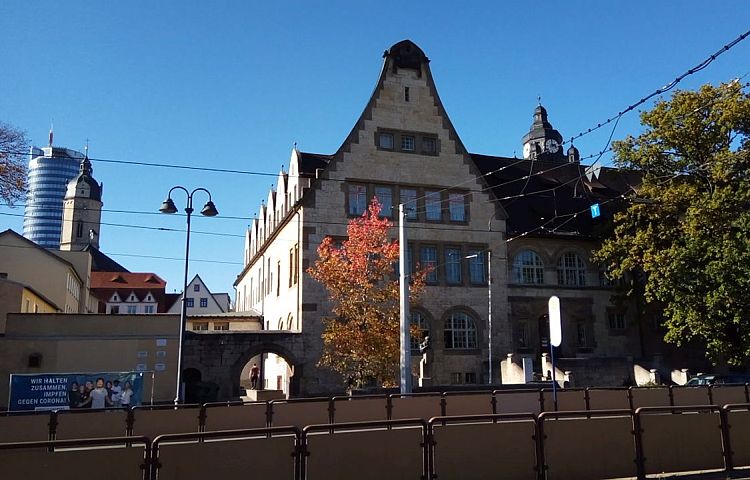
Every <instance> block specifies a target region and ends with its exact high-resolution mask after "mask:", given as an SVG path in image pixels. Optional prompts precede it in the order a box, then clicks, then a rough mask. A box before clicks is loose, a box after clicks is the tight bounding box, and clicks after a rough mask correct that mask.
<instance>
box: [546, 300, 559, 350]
mask: <svg viewBox="0 0 750 480" xmlns="http://www.w3.org/2000/svg"><path fill="white" fill-rule="evenodd" d="M548 306H549V342H550V344H552V346H553V347H559V346H560V343H561V342H562V325H561V324H560V299H559V298H557V297H555V296H552V297H550V298H549V304H548Z"/></svg>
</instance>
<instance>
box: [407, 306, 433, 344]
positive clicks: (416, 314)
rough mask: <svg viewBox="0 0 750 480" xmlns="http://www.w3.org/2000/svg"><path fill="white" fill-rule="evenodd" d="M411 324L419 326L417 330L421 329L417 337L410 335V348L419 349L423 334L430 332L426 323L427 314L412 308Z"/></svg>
mask: <svg viewBox="0 0 750 480" xmlns="http://www.w3.org/2000/svg"><path fill="white" fill-rule="evenodd" d="M411 324H412V326H414V325H416V326H417V327H419V330H420V331H421V334H420V335H419V337H417V338H415V337H411V349H412V350H419V344H420V342H421V341H422V339H423V338H424V336H425V335H429V334H430V326H429V325H428V324H427V316H426V315H425V314H424V313H422V312H420V311H419V310H412V311H411Z"/></svg>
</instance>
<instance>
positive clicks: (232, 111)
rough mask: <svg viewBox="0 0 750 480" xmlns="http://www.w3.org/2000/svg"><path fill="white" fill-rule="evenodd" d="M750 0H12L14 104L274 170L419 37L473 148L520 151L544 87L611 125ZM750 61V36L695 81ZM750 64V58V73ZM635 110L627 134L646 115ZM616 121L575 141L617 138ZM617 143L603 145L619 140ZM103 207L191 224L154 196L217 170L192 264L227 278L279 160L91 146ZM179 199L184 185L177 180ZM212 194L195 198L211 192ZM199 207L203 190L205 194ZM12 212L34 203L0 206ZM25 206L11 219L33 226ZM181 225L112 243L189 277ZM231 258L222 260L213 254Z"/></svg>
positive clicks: (16, 109) (215, 284) (0, 19)
mask: <svg viewBox="0 0 750 480" xmlns="http://www.w3.org/2000/svg"><path fill="white" fill-rule="evenodd" d="M748 19H750V3H748V2H746V1H740V0H736V1H721V2H705V1H696V0H684V1H664V2H653V1H627V2H626V1H620V2H614V1H611V2H601V1H593V0H591V1H567V2H528V1H505V2H494V1H493V2H489V1H487V2H468V1H467V2H454V1H431V2H391V1H379V2H364V1H363V2H351V1H350V2H343V1H341V2H340V1H328V2H323V1H320V2H312V1H304V2H303V1H300V2H281V1H279V2H244V1H215V2H205V1H203V2H198V1H180V2H178V1H170V2H167V1H163V2H147V1H132V2H102V1H90V2H74V1H69V2H59V1H41V0H39V1H36V0H35V1H28V0H5V1H3V2H2V3H1V4H0V65H1V67H0V92H1V93H0V120H1V121H4V122H7V123H11V124H13V125H16V126H18V127H20V128H21V129H23V130H25V131H26V132H27V133H28V136H29V138H30V139H31V141H32V143H34V144H36V145H45V144H46V139H47V133H48V130H49V125H50V120H51V119H54V124H55V144H56V145H59V146H65V147H68V148H74V149H78V150H81V149H82V148H83V145H84V144H85V141H86V138H89V139H90V144H91V147H90V156H91V157H93V158H95V159H96V158H103V159H117V160H128V161H141V162H159V163H174V164H184V165H193V166H209V167H218V168H229V169H241V170H252V171H259V172H268V173H276V172H278V171H279V169H280V168H281V165H282V164H283V165H287V164H288V161H289V154H290V150H291V148H292V145H293V144H294V142H297V144H298V146H299V147H300V149H302V150H305V151H311V152H317V153H333V152H334V151H335V150H336V149H337V148H338V146H339V145H340V143H341V142H342V141H343V139H344V137H345V136H346V135H347V134H348V132H349V130H350V129H351V127H352V126H353V124H354V122H355V121H356V119H357V117H358V115H359V113H360V112H361V110H362V108H363V107H364V106H365V103H366V101H367V99H368V98H369V95H370V94H371V92H372V88H373V87H374V85H375V81H376V80H377V76H378V73H379V70H380V67H381V62H382V58H381V56H382V53H383V51H384V50H386V49H387V48H389V47H390V46H391V45H392V44H394V43H396V42H398V41H400V40H402V39H405V38H409V39H411V40H413V41H414V42H416V43H417V44H418V45H420V46H421V47H422V49H423V50H424V51H425V53H426V54H427V56H428V57H429V58H430V60H431V68H432V72H433V75H434V77H435V81H436V83H437V87H438V91H439V93H440V96H441V99H442V100H443V103H444V104H445V107H446V109H447V111H448V114H449V115H450V117H451V120H452V121H453V123H454V125H455V127H456V129H457V130H458V133H459V135H460V136H461V138H462V140H463V142H464V144H465V145H466V146H467V148H468V149H469V150H470V151H471V152H476V153H486V154H494V155H505V156H511V155H513V153H514V152H517V154H518V155H519V156H520V155H521V145H520V139H521V137H522V136H523V135H524V133H526V131H527V130H528V128H529V126H530V124H531V120H532V113H533V109H534V107H535V106H536V102H537V100H536V98H537V95H541V97H542V103H543V104H544V105H545V106H546V107H547V110H548V111H549V118H550V121H551V122H552V124H553V125H554V126H555V127H556V128H557V129H558V130H560V132H561V133H562V135H563V137H565V138H569V137H571V136H572V135H574V134H575V133H578V132H579V131H581V130H586V129H588V128H589V127H592V126H594V125H596V124H597V123H599V122H601V121H603V120H604V119H606V118H607V117H610V116H612V115H613V114H616V113H617V112H618V111H620V110H622V109H623V108H624V107H626V106H627V105H629V104H630V103H633V102H634V101H636V100H638V99H640V98H641V97H643V96H645V95H646V94H649V93H651V92H652V91H654V90H655V89H657V88H659V87H660V86H662V85H664V84H666V83H668V82H669V81H671V80H672V79H673V78H674V77H676V76H677V75H679V74H680V73H682V72H684V71H685V70H687V69H688V68H690V67H692V66H694V65H696V64H698V63H699V62H700V61H702V60H703V59H704V58H706V57H707V56H708V55H709V54H711V53H714V52H715V51H717V50H718V49H719V48H720V47H721V46H723V45H724V44H726V43H728V42H729V41H731V40H732V39H734V38H735V37H737V36H738V35H739V34H740V33H742V32H744V31H746V30H748V28H750V21H748ZM748 71H750V39H748V40H746V41H744V42H742V43H740V44H739V45H737V46H736V47H735V48H733V49H732V50H730V51H729V52H727V53H726V54H724V55H722V56H721V57H719V58H718V59H717V60H716V61H715V62H714V63H713V64H712V65H711V66H709V67H708V68H707V69H705V70H704V71H702V72H699V73H698V74H696V75H694V76H692V77H689V78H687V79H685V80H684V81H683V82H682V83H681V84H680V88H684V89H687V88H695V87H697V86H699V85H701V84H703V83H707V82H712V83H718V82H722V81H728V80H730V79H732V78H734V77H738V76H741V75H744V74H746V73H747V72H748ZM745 81H747V77H746V79H745ZM638 125H639V124H638V117H637V114H636V113H631V114H629V115H628V116H626V117H624V118H623V120H622V121H621V122H620V124H619V126H618V128H617V130H616V131H615V134H614V138H615V139H617V138H622V137H624V136H625V135H627V134H637V133H638V130H639V126H638ZM609 133H610V129H602V130H599V131H597V132H595V133H593V134H591V135H587V136H586V137H584V138H581V139H580V140H577V141H576V146H577V147H578V148H579V149H580V150H581V154H582V155H584V156H585V155H588V154H591V153H595V152H598V151H599V150H601V149H602V148H603V147H604V145H605V143H606V140H607V137H608V135H609ZM606 158H607V157H606V156H605V159H606ZM94 175H95V177H96V178H97V179H98V180H99V181H101V182H103V183H104V209H105V211H104V213H103V216H102V221H103V222H106V223H117V224H126V225H137V226H146V227H166V228H175V229H182V228H184V217H175V216H172V217H168V216H166V215H154V214H146V213H136V214H126V213H117V212H112V211H108V210H127V211H135V212H152V213H153V212H156V210H157V209H158V207H159V205H160V203H161V201H162V200H163V199H164V197H165V196H166V193H167V191H168V190H169V188H170V187H172V186H173V185H177V184H180V185H184V186H186V187H190V188H194V187H198V186H202V187H206V188H208V189H209V190H210V191H211V192H212V194H213V199H214V202H215V203H216V206H217V208H218V209H219V212H220V214H221V216H219V217H216V218H212V219H209V218H201V217H200V216H196V217H194V218H195V221H194V223H193V225H194V226H193V228H194V230H195V231H210V232H214V233H222V234H226V236H215V235H214V236H209V235H202V234H196V235H194V236H193V239H192V245H191V258H192V259H195V260H196V261H193V262H192V263H191V276H192V274H194V273H199V274H200V275H201V276H202V277H203V279H204V280H205V281H206V282H207V284H208V286H209V288H211V289H212V290H213V291H228V292H230V293H231V294H232V296H233V291H232V286H231V285H232V282H233V281H234V279H235V277H236V275H237V274H238V273H239V272H240V270H241V268H242V266H241V262H242V244H243V241H242V236H243V234H244V231H245V228H246V226H247V224H248V223H249V220H242V219H228V218H222V216H224V217H226V216H232V217H245V218H252V216H253V215H254V214H255V213H256V212H257V210H258V205H259V204H260V201H261V200H264V199H265V198H266V197H267V195H268V189H269V187H270V186H271V183H273V182H274V181H275V179H274V178H273V177H264V176H248V175H230V174H220V173H191V172H186V171H182V170H173V169H163V168H151V167H134V166H126V165H119V164H112V163H102V162H96V161H95V162H94ZM175 200H176V202H177V204H178V206H184V201H185V200H184V197H180V196H178V195H175ZM203 201H205V199H204V198H203V197H197V199H196V202H197V203H200V204H202V202H203ZM198 207H200V205H199V206H198ZM0 213H3V214H16V215H18V214H22V213H23V208H22V207H16V208H14V209H10V208H8V207H4V206H2V207H0ZM21 225H22V221H21V218H19V217H14V216H8V215H0V227H1V228H2V229H5V228H13V229H15V230H17V231H19V232H20V231H21V229H22V227H21ZM184 240H185V239H184V233H180V232H168V231H159V230H146V229H138V228H133V227H119V226H103V228H102V232H101V247H102V249H103V250H104V251H105V252H107V253H109V254H111V255H112V256H113V258H115V259H116V260H118V261H119V262H120V263H122V264H123V265H125V266H126V267H128V268H129V269H130V270H132V271H153V272H156V273H158V274H159V275H161V276H163V277H164V278H165V279H166V280H167V281H168V290H169V291H173V290H181V285H182V263H181V262H180V261H179V260H169V259H147V258H139V257H132V256H125V255H149V256H156V257H169V258H175V259H179V258H181V257H182V256H183V255H184ZM201 259H205V260H214V261H220V262H233V263H210V262H200V261H197V260H201Z"/></svg>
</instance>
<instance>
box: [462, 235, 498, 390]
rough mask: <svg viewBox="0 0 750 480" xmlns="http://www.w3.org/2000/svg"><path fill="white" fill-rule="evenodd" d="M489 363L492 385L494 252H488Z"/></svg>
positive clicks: (489, 382) (489, 380)
mask: <svg viewBox="0 0 750 480" xmlns="http://www.w3.org/2000/svg"><path fill="white" fill-rule="evenodd" d="M480 255H481V253H475V254H473V255H468V256H466V257H464V258H467V259H469V258H479V256H480ZM487 357H488V358H487V361H488V362H489V364H488V375H489V378H488V380H487V383H488V384H489V385H492V380H493V377H492V252H490V251H489V250H488V251H487Z"/></svg>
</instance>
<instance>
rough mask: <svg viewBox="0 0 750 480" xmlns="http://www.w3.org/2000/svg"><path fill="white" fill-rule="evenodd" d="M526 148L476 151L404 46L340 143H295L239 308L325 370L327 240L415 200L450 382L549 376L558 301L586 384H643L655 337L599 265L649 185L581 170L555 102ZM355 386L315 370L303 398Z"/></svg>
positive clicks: (441, 368)
mask: <svg viewBox="0 0 750 480" xmlns="http://www.w3.org/2000/svg"><path fill="white" fill-rule="evenodd" d="M519 121H520V119H519ZM522 143H523V150H524V158H523V159H519V158H507V157H496V156H487V155H478V154H472V153H469V152H468V151H467V149H466V148H465V146H464V145H463V143H462V142H461V139H460V137H459V135H458V133H457V131H456V129H455V128H454V126H453V124H452V123H451V121H450V119H449V118H448V115H447V113H446V112H445V109H444V108H443V104H442V102H441V101H440V97H439V96H438V93H437V89H436V87H435V82H434V81H433V78H432V74H431V71H430V67H429V60H428V59H427V57H426V56H425V54H424V53H423V52H422V50H421V49H420V48H419V47H418V46H416V45H415V44H414V43H412V42H410V41H403V42H400V43H397V44H396V45H394V46H393V47H391V48H390V49H389V50H388V51H386V53H385V54H384V63H383V68H382V71H381V74H380V77H379V78H378V80H377V84H376V87H375V90H374V92H373V94H372V96H371V98H370V99H369V100H368V101H367V104H366V106H365V108H364V111H363V113H362V114H361V116H360V117H359V118H358V119H357V120H356V122H355V124H354V127H353V129H352V130H351V132H350V133H349V135H348V136H347V137H346V138H345V139H344V141H343V143H342V145H341V146H340V147H339V148H338V150H337V151H336V152H335V153H333V154H331V155H320V154H314V153H305V152H301V151H298V150H297V149H296V148H295V149H293V151H292V154H291V160H290V164H289V165H290V166H289V171H288V172H286V171H284V170H282V171H281V172H280V173H279V177H278V182H277V184H276V185H277V187H276V188H275V189H272V190H271V191H270V192H269V194H268V198H267V201H266V202H265V203H263V204H262V205H261V207H260V210H259V212H258V215H257V218H256V219H255V220H254V222H253V224H252V225H251V227H250V228H249V230H248V231H247V236H246V242H245V252H244V264H245V267H244V268H243V270H242V271H241V273H240V274H239V276H238V278H237V281H236V283H235V286H236V288H237V299H236V304H237V310H238V311H242V310H245V309H253V310H256V311H258V312H260V313H261V315H262V316H263V318H264V319H265V328H266V329H273V330H293V331H301V332H302V334H303V339H304V352H305V357H306V361H308V362H310V363H312V364H314V363H316V362H317V359H318V358H319V356H320V354H321V349H322V342H321V337H320V335H321V332H322V330H323V318H324V317H326V316H327V315H329V314H330V312H331V304H330V302H329V301H328V296H327V294H326V291H325V289H324V288H323V286H322V285H321V284H320V283H318V282H316V281H314V280H313V279H311V278H310V276H309V275H308V274H307V273H306V269H307V268H308V267H310V266H311V265H313V263H314V262H315V260H316V257H317V251H316V249H317V247H318V245H319V244H320V242H321V241H322V240H323V238H325V237H326V236H333V237H340V238H343V237H345V235H346V225H347V221H348V220H349V219H351V218H354V217H357V216H359V215H361V214H362V212H363V211H364V210H365V208H366V207H367V205H368V202H369V201H370V199H371V198H372V197H373V196H377V197H378V199H379V200H380V202H381V203H382V204H383V206H384V207H383V208H384V212H385V215H386V216H388V217H389V218H391V219H392V220H394V222H395V221H397V212H398V205H399V204H400V203H403V204H405V205H406V207H407V213H406V216H407V221H408V224H407V237H408V251H409V258H408V262H409V263H410V264H411V268H414V266H415V264H416V263H417V262H419V263H420V264H422V265H431V266H433V267H434V270H433V272H432V273H431V274H430V275H429V276H428V279H427V280H428V287H427V288H426V292H425V294H424V295H423V297H422V298H421V299H420V300H419V302H418V303H417V304H416V305H414V306H413V307H412V321H413V322H416V323H419V324H420V325H421V326H422V327H423V328H424V329H425V330H427V331H429V333H430V336H431V338H432V339H433V342H432V343H433V346H434V354H435V369H434V372H433V379H434V381H435V382H436V383H440V384H479V383H488V381H491V382H493V383H499V382H503V381H504V382H513V381H516V379H515V378H510V377H511V376H512V375H510V373H508V375H507V376H504V377H505V378H501V370H502V372H512V370H513V369H512V368H506V367H512V365H511V364H512V363H513V362H518V359H519V358H521V357H528V358H532V359H533V364H534V370H535V371H537V372H544V371H545V368H546V365H542V363H541V354H542V353H544V352H545V351H547V338H546V336H547V335H546V333H545V332H546V331H547V323H546V322H547V319H546V315H545V314H546V312H547V301H548V299H549V297H550V296H551V295H557V296H559V297H560V298H561V301H562V309H563V326H562V328H563V343H562V345H561V347H560V348H559V349H558V351H557V354H558V356H559V357H561V358H562V361H561V363H562V364H563V365H565V369H570V370H572V371H573V372H574V375H579V378H580V380H581V382H579V384H580V383H607V384H621V383H622V382H623V381H625V380H628V379H629V377H630V376H631V374H632V357H639V356H643V355H644V351H643V338H644V336H647V335H649V334H650V332H649V331H644V326H643V325H641V323H642V322H641V320H640V319H638V318H637V316H636V312H635V308H634V306H633V305H630V304H628V303H627V302H625V303H623V302H617V301H614V300H615V299H616V298H617V296H616V295H615V294H616V292H617V286H616V285H613V284H612V282H610V281H609V280H607V278H606V277H605V276H604V272H603V271H602V269H600V268H599V266H598V265H596V264H593V263H592V262H591V261H590V256H591V252H592V249H594V248H595V247H596V246H597V245H598V242H599V238H600V234H601V233H602V229H603V227H605V226H606V225H607V224H608V223H609V222H610V221H611V218H612V214H613V212H614V211H615V209H617V208H619V207H620V206H621V203H619V202H621V201H622V198H623V197H624V196H625V195H626V194H628V193H629V192H630V191H631V187H632V185H633V184H634V183H636V182H637V178H632V177H629V176H628V175H625V174H622V173H621V172H619V171H616V170H613V169H607V168H604V169H596V172H592V171H591V169H590V168H589V169H587V167H585V166H583V165H581V164H580V155H579V153H578V150H577V149H576V148H575V147H572V146H571V147H569V148H568V149H567V150H566V151H564V150H563V147H562V135H561V134H560V133H559V132H558V131H557V130H555V129H554V128H553V127H552V125H551V123H550V122H549V119H548V115H547V112H546V110H545V109H544V107H542V106H541V105H539V106H538V107H537V108H536V111H535V112H534V119H533V123H532V126H531V128H530V129H529V132H528V134H526V135H525V136H524V137H523V140H522ZM592 205H596V206H598V207H599V211H600V215H599V216H598V217H594V218H592V214H591V211H590V208H591V206H592ZM396 234H397V232H396V229H395V228H394V230H393V237H394V238H395V237H396ZM489 269H491V280H492V281H491V286H490V287H489V288H488V276H487V272H488V270H489ZM490 293H491V300H490V301H488V299H489V297H490V295H488V294H490ZM490 309H491V322H488V314H489V310H490ZM490 325H491V332H490V331H489V326H490ZM490 338H491V339H492V340H491V342H492V345H491V355H492V368H491V369H490V368H489V358H490V350H489V348H488V346H489V339H490ZM509 354H511V355H510V356H509ZM629 357H631V358H629ZM501 362H503V363H507V364H508V365H502V367H503V368H501ZM566 362H567V363H566ZM628 362H630V366H629V367H628ZM490 371H491V372H492V376H491V378H490V377H488V375H489V372H490ZM341 382H342V381H341V379H340V378H337V377H336V376H335V375H333V374H332V373H331V372H329V371H326V370H324V369H317V370H315V371H313V372H311V371H310V369H307V370H306V374H305V376H304V378H302V379H301V381H300V388H301V393H304V394H313V393H319V392H327V391H335V390H340V389H341V384H342V383H341Z"/></svg>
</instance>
